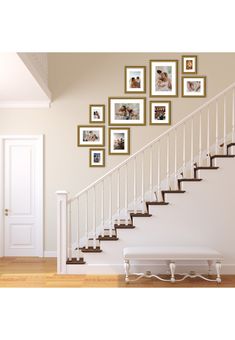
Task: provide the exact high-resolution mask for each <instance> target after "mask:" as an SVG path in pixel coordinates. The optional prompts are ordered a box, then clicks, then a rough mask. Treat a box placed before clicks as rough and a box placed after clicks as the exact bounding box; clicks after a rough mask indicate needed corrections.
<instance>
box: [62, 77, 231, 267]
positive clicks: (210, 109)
mask: <svg viewBox="0 0 235 340" xmlns="http://www.w3.org/2000/svg"><path fill="white" fill-rule="evenodd" d="M228 139H230V141H231V142H232V143H234V142H235V83H233V84H231V85H230V86H229V87H227V88H226V89H225V90H224V91H222V92H220V93H219V94H218V95H216V96H214V97H213V98H212V99H210V100H209V101H207V102H206V103H204V104H203V105H201V106H200V107H199V108H198V109H196V110H194V111H193V112H192V113H191V114H189V115H188V116H186V117H185V118H184V119H182V120H181V121H180V122H178V123H177V124H175V125H174V126H172V127H171V128H169V129H168V130H167V131H166V132H164V133H163V134H162V135H160V136H159V137H157V138H156V139H154V140H153V141H151V142H150V143H148V144H147V145H146V146H144V147H143V148H141V149H140V150H139V151H137V152H135V153H134V154H133V155H132V156H130V157H129V158H127V159H126V160H124V161H123V162H121V163H120V164H119V165H117V166H116V167H114V168H113V169H112V170H110V171H108V172H107V173H106V174H105V175H104V176H102V177H101V178H99V179H98V180H96V181H95V182H93V183H92V184H90V185H89V186H87V187H86V188H85V189H83V190H82V191H80V192H79V193H78V194H76V195H75V196H74V197H72V198H69V197H68V193H67V192H65V191H58V192H57V233H58V235H57V237H58V244H57V249H58V250H57V251H58V255H57V257H58V262H57V263H58V272H59V273H66V263H67V264H71V263H75V264H76V263H78V264H79V263H82V258H83V255H82V253H83V252H87V251H94V252H97V251H100V248H99V241H98V240H97V239H98V238H99V237H101V238H102V237H105V236H108V237H110V238H111V237H112V235H113V232H114V224H116V225H120V224H123V225H124V226H126V227H127V226H128V224H129V212H130V210H132V211H133V212H134V213H137V212H140V213H142V214H144V213H145V212H146V204H145V202H146V201H147V200H149V201H151V200H154V199H155V200H158V201H161V200H162V194H161V191H162V190H163V189H167V190H172V188H174V190H177V189H178V179H179V177H180V175H181V176H183V177H187V176H188V177H194V168H195V166H210V164H211V163H210V161H211V159H210V155H211V152H214V153H216V154H218V153H219V152H221V151H223V153H224V154H226V152H227V141H228ZM221 144H222V148H221ZM74 249H76V252H75V251H74ZM74 254H75V255H74ZM74 256H75V257H74Z"/></svg>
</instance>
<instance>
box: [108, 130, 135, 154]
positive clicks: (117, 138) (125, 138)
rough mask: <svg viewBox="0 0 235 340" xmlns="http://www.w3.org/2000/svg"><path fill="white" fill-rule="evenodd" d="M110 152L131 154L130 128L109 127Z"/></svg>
mask: <svg viewBox="0 0 235 340" xmlns="http://www.w3.org/2000/svg"><path fill="white" fill-rule="evenodd" d="M109 154H110V155H129V154H130V128H123V129H122V128H109Z"/></svg>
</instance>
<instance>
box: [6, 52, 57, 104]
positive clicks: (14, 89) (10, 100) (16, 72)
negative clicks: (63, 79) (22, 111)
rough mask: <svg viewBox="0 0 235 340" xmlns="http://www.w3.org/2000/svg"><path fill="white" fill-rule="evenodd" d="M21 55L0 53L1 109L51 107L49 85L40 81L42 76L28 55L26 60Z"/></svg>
mask: <svg viewBox="0 0 235 340" xmlns="http://www.w3.org/2000/svg"><path fill="white" fill-rule="evenodd" d="M20 55H21V53H20V54H18V53H0V108H18V107H19V108H22V107H49V106H50V102H51V99H50V91H49V90H48V88H47V84H44V85H43V84H42V83H43V82H42V81H39V78H40V74H39V73H37V71H36V68H35V67H34V68H33V65H30V60H29V59H27V54H26V53H24V55H25V58H23V57H21V56H20ZM22 55H23V53H22ZM32 68H33V69H34V71H35V72H32ZM37 75H38V76H37ZM45 85H46V86H45Z"/></svg>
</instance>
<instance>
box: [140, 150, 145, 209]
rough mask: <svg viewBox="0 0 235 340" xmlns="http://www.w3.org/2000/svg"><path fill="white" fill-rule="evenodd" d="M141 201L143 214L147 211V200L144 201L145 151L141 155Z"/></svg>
mask: <svg viewBox="0 0 235 340" xmlns="http://www.w3.org/2000/svg"><path fill="white" fill-rule="evenodd" d="M141 201H142V214H144V213H145V208H144V206H145V202H144V152H142V156H141Z"/></svg>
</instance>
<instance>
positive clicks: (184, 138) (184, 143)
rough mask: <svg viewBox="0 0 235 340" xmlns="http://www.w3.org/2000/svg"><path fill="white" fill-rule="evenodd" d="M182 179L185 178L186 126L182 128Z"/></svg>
mask: <svg viewBox="0 0 235 340" xmlns="http://www.w3.org/2000/svg"><path fill="white" fill-rule="evenodd" d="M183 177H186V125H185V123H184V128H183Z"/></svg>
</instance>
